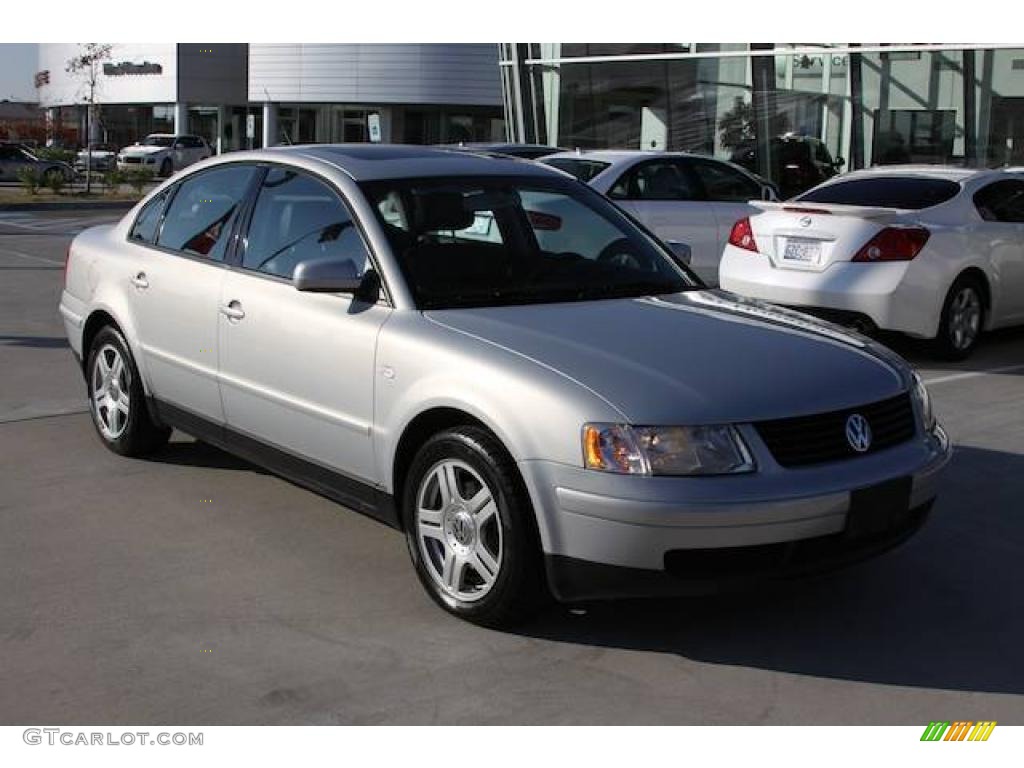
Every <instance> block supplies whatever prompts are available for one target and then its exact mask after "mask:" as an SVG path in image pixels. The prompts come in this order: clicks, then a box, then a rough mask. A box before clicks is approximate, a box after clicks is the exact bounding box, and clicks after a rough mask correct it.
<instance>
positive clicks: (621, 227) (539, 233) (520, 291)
mask: <svg viewBox="0 0 1024 768" xmlns="http://www.w3.org/2000/svg"><path fill="white" fill-rule="evenodd" d="M364 189H365V190H366V194H367V197H368V198H369V199H370V200H371V202H372V203H373V205H374V206H375V208H376V211H377V215H378V217H379V219H380V221H381V224H382V226H383V228H384V231H385V233H386V234H387V236H388V239H389V240H390V242H391V247H392V250H393V251H394V253H395V255H396V257H397V258H398V262H399V265H400V266H401V269H402V271H403V273H404V275H405V278H406V282H407V283H408V285H409V287H410V289H411V291H412V293H413V296H414V297H415V299H416V302H417V305H418V306H420V307H421V308H423V309H443V308H454V307H467V306H505V305H510V304H530V303H550V302H564V301H584V300H593V299H606V298H621V297H626V296H651V295H657V294H664V293H674V292H676V291H680V290H684V289H686V288H688V287H692V286H694V285H697V284H698V282H697V281H696V280H692V281H691V280H690V279H689V276H688V274H685V273H683V272H682V271H680V270H679V268H678V267H676V266H675V265H674V264H673V263H672V261H671V260H670V259H669V258H668V256H667V255H666V254H665V253H664V251H663V250H662V249H661V248H659V247H658V246H657V245H656V244H655V243H654V242H653V241H652V240H651V239H649V238H648V237H647V236H646V235H645V234H643V233H642V232H641V231H639V230H638V229H636V228H635V227H634V226H633V225H632V224H631V223H630V222H629V221H628V220H627V219H626V218H625V217H624V216H623V215H622V213H621V212H620V211H619V210H618V209H617V208H615V207H614V206H613V205H611V204H610V203H608V201H607V200H605V199H604V198H603V197H601V196H600V195H597V194H596V193H593V192H592V191H590V190H588V189H587V188H586V187H583V186H581V185H577V184H566V182H564V181H559V182H558V183H557V184H555V183H552V182H545V181H544V180H539V179H526V180H515V179H512V180H508V179H488V178H453V179H437V180H431V181H425V182H414V181H380V182H374V183H368V184H366V185H364Z"/></svg>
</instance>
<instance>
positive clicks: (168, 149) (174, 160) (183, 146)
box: [117, 133, 214, 177]
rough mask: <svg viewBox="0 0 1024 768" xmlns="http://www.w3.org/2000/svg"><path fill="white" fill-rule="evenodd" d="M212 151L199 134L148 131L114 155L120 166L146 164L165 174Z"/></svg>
mask: <svg viewBox="0 0 1024 768" xmlns="http://www.w3.org/2000/svg"><path fill="white" fill-rule="evenodd" d="M213 154H214V152H213V148H212V147H211V146H210V145H209V144H207V143H206V139H204V138H202V137H201V136H193V135H191V134H182V135H177V136H176V135H174V134H173V133H151V134H149V136H147V137H146V138H144V139H143V140H142V141H140V142H137V143H136V144H133V145H132V146H130V147H125V148H124V149H122V150H121V152H120V153H119V154H118V156H117V167H118V168H119V169H121V170H126V169H128V168H149V169H150V170H152V171H153V172H154V173H156V174H157V175H159V176H164V177H166V176H170V175H171V174H172V173H174V172H175V171H179V170H181V169H182V168H185V167H187V166H189V165H192V163H198V162H199V161H200V160H205V159H206V158H208V157H212V156H213Z"/></svg>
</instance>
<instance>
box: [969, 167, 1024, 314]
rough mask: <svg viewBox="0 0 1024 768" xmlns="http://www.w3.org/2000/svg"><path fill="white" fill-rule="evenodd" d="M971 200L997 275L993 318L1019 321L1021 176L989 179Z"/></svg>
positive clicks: (1023, 290)
mask: <svg viewBox="0 0 1024 768" xmlns="http://www.w3.org/2000/svg"><path fill="white" fill-rule="evenodd" d="M974 204H975V207H976V208H977V210H978V213H979V214H980V215H981V218H982V219H984V222H983V223H981V224H978V225H977V235H978V238H979V240H980V245H981V247H983V248H984V249H985V250H986V251H987V252H988V255H989V259H990V260H991V263H992V269H993V271H994V272H995V274H996V275H997V278H998V279H997V280H996V283H995V286H994V291H995V292H996V294H997V295H996V296H994V297H993V298H994V299H995V301H994V302H993V305H994V306H993V309H994V311H995V313H996V315H995V317H994V318H993V320H994V321H995V322H996V323H998V324H1003V323H1017V322H1020V321H1021V320H1024V180H1021V179H1002V180H1000V181H996V182H993V183H992V184H989V185H987V186H985V187H983V188H981V189H980V190H978V192H976V193H975V195H974Z"/></svg>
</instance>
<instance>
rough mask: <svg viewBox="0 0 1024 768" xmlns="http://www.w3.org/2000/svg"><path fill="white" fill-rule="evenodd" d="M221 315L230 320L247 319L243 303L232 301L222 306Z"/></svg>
mask: <svg viewBox="0 0 1024 768" xmlns="http://www.w3.org/2000/svg"><path fill="white" fill-rule="evenodd" d="M220 313H221V314H222V315H224V317H226V318H227V319H228V320H236V321H237V320H241V319H242V318H243V317H245V310H244V309H242V302H240V301H232V302H229V303H227V304H221V305H220Z"/></svg>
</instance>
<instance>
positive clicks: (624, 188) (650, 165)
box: [608, 160, 700, 200]
mask: <svg viewBox="0 0 1024 768" xmlns="http://www.w3.org/2000/svg"><path fill="white" fill-rule="evenodd" d="M608 196H609V197H612V198H617V199H620V200H699V199H700V193H699V192H698V190H697V185H696V184H695V183H694V180H693V179H692V178H690V176H689V174H687V173H686V171H685V170H683V169H682V168H681V167H680V166H679V164H678V163H677V162H675V161H674V160H655V161H653V162H647V163H642V164H640V165H638V166H636V167H634V168H631V169H630V170H628V171H626V172H625V173H624V174H623V175H622V178H620V179H619V180H618V181H617V182H616V183H615V186H614V187H612V188H611V189H610V190H609V191H608Z"/></svg>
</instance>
